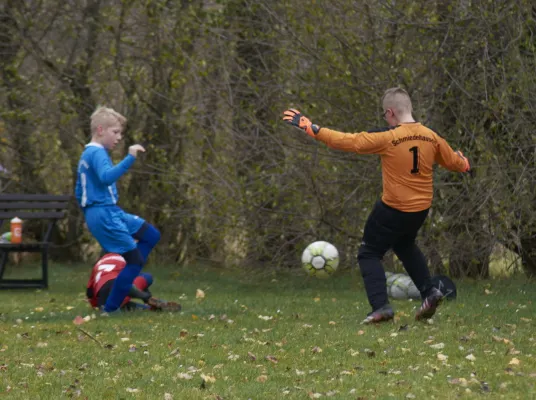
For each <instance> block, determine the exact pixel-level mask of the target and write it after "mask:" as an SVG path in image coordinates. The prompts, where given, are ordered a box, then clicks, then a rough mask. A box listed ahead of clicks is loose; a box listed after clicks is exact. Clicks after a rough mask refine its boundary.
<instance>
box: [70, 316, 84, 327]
mask: <svg viewBox="0 0 536 400" xmlns="http://www.w3.org/2000/svg"><path fill="white" fill-rule="evenodd" d="M85 322H86V321H84V318H82V317H81V316H80V315H77V316H76V317H75V319H74V320H73V324H75V325H82V324H83V323H85Z"/></svg>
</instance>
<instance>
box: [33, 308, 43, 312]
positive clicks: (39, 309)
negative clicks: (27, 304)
mask: <svg viewBox="0 0 536 400" xmlns="http://www.w3.org/2000/svg"><path fill="white" fill-rule="evenodd" d="M44 310H45V309H44V308H43V307H35V311H37V312H43V311H44Z"/></svg>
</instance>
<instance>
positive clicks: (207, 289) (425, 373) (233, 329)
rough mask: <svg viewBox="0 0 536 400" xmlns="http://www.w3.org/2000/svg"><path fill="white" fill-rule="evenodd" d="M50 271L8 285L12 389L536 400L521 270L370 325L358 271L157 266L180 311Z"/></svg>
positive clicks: (4, 324) (73, 271) (160, 288)
mask: <svg viewBox="0 0 536 400" xmlns="http://www.w3.org/2000/svg"><path fill="white" fill-rule="evenodd" d="M14 268H23V269H24V271H26V272H27V273H28V274H30V275H32V274H35V271H32V270H35V269H36V268H37V266H30V265H25V266H23V267H14ZM50 269H51V278H50V282H51V285H50V289H48V290H42V291H40V290H25V291H21V290H11V291H8V290H4V291H0V394H2V395H4V397H5V398H16V399H19V398H20V399H62V398H78V397H80V398H89V399H130V398H140V399H166V398H167V399H175V400H177V399H218V398H220V399H309V398H329V397H331V398H335V399H357V398H360V399H403V398H416V399H454V398H458V397H462V398H469V399H471V398H482V397H492V398H508V399H516V398H518V399H528V398H535V397H536V332H535V329H534V328H535V326H536V317H535V309H534V304H533V299H534V285H533V283H530V282H527V281H526V280H523V279H517V278H515V277H513V278H510V279H508V280H490V281H486V282H470V281H467V282H458V292H459V298H458V300H457V301H453V302H447V303H446V304H444V305H443V306H442V307H441V308H440V311H439V312H438V314H437V315H436V316H435V317H434V320H433V323H432V324H428V323H417V322H415V321H414V319H413V315H414V312H415V308H416V307H417V305H418V303H417V302H411V301H394V302H393V305H394V307H395V308H396V310H397V318H396V321H395V322H394V323H387V324H382V325H378V326H361V325H359V322H360V321H361V320H362V319H363V318H364V317H365V316H366V314H367V312H368V311H369V306H368V304H367V302H366V296H365V293H364V291H363V288H362V283H361V278H360V277H359V276H358V275H357V274H356V271H340V273H337V274H336V275H335V276H333V277H332V278H331V279H328V280H317V279H312V278H307V277H305V276H304V273H303V274H302V273H301V272H294V273H282V272H268V271H264V270H263V271H250V272H248V273H244V272H240V271H231V270H222V269H214V268H207V267H203V266H191V267H189V268H188V269H185V268H182V269H177V268H173V269H172V268H158V269H157V268H156V267H151V268H149V269H148V271H150V272H151V273H153V274H154V276H155V283H154V285H153V287H152V292H153V294H154V295H156V296H159V297H162V298H165V299H170V300H178V301H179V302H180V303H181V304H182V305H183V311H182V312H181V313H176V314H171V313H152V312H137V313H126V314H122V315H114V316H111V317H102V316H100V314H99V313H98V312H96V311H93V310H91V309H89V307H88V306H87V303H86V302H85V299H84V290H85V284H86V280H87V277H88V274H89V272H90V268H89V267H88V266H81V265H52V266H51V268H50ZM10 273H11V272H10ZM197 289H201V290H203V291H204V293H205V298H204V299H203V300H200V299H196V290H197ZM92 314H94V316H95V318H93V319H91V320H90V321H89V322H86V323H85V324H83V325H80V326H77V325H75V324H74V323H73V320H74V318H75V317H76V316H78V315H80V316H82V317H84V316H90V317H91V316H92Z"/></svg>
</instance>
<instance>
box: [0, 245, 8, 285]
mask: <svg viewBox="0 0 536 400" xmlns="http://www.w3.org/2000/svg"><path fill="white" fill-rule="evenodd" d="M7 255H8V251H7V250H3V251H2V255H1V256H0V280H2V278H3V277H4V270H5V268H6V263H7Z"/></svg>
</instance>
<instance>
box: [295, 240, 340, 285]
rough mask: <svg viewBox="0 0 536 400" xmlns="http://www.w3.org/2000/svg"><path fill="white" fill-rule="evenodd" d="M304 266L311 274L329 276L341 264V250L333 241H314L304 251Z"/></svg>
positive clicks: (320, 276) (322, 276) (319, 276)
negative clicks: (339, 250)
mask: <svg viewBox="0 0 536 400" xmlns="http://www.w3.org/2000/svg"><path fill="white" fill-rule="evenodd" d="M302 266H303V269H305V271H306V272H307V273H308V274H309V275H311V276H316V277H317V278H327V277H328V276H330V275H332V274H333V273H334V272H335V271H336V270H337V267H338V266H339V252H338V251H337V249H336V248H335V246H333V245H332V244H331V243H328V242H324V241H318V242H313V243H311V244H310V245H309V246H307V247H306V249H305V250H304V251H303V254H302Z"/></svg>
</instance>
